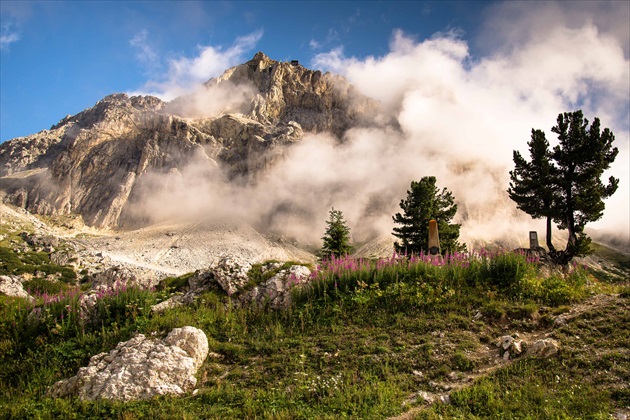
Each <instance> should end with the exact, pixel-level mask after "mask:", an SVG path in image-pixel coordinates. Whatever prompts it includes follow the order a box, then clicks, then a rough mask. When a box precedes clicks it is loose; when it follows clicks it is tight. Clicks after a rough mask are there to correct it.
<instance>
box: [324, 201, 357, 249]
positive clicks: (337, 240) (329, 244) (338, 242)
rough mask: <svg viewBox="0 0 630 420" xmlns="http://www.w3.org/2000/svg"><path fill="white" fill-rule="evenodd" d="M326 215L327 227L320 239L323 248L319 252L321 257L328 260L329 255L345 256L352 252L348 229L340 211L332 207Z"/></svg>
mask: <svg viewBox="0 0 630 420" xmlns="http://www.w3.org/2000/svg"><path fill="white" fill-rule="evenodd" d="M328 214H329V217H328V220H327V221H326V224H327V225H328V227H327V228H326V233H325V234H324V236H323V237H322V239H323V241H324V247H323V248H322V250H321V255H322V257H324V258H329V257H330V256H331V255H334V256H336V257H339V256H342V255H346V254H348V253H350V252H351V251H352V246H350V228H349V227H347V226H346V221H345V220H344V218H343V213H342V212H341V211H340V210H335V208H334V207H333V208H332V210H330V212H329V213H328Z"/></svg>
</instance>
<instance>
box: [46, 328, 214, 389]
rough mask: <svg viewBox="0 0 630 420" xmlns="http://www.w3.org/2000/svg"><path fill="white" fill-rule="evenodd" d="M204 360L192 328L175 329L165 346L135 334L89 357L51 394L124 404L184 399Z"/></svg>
mask: <svg viewBox="0 0 630 420" xmlns="http://www.w3.org/2000/svg"><path fill="white" fill-rule="evenodd" d="M207 355H208V339H207V338H206V335H205V334H204V332H203V331H201V330H199V329H197V328H194V327H183V328H175V329H174V330H173V331H171V332H170V334H169V335H168V336H167V337H166V338H165V339H163V340H160V339H156V340H151V339H148V338H146V337H145V336H144V335H143V334H138V335H136V336H135V337H134V338H132V339H131V340H128V341H124V342H121V343H119V344H118V345H117V346H116V348H115V349H114V350H112V351H110V352H109V353H100V354H97V355H95V356H93V357H92V358H91V359H90V363H89V364H88V366H87V367H82V368H80V369H79V372H78V373H77V374H76V375H75V376H73V377H71V378H69V379H64V380H61V381H58V382H56V383H55V384H54V385H53V386H52V387H51V388H50V390H49V394H50V395H51V396H53V397H65V396H77V397H79V398H80V399H82V400H97V399H109V400H122V401H129V400H138V399H149V398H153V397H155V396H158V395H166V394H172V395H182V394H184V393H186V392H188V391H191V390H192V389H194V388H195V385H196V384H197V379H196V378H195V376H194V375H195V373H196V372H197V370H198V369H199V367H200V366H201V364H202V363H203V361H204V360H205V358H206V356H207Z"/></svg>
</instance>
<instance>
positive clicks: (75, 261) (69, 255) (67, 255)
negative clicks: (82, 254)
mask: <svg viewBox="0 0 630 420" xmlns="http://www.w3.org/2000/svg"><path fill="white" fill-rule="evenodd" d="M50 261H51V262H52V263H53V264H57V265H73V266H75V267H76V266H78V265H79V256H78V254H77V253H76V252H74V251H61V250H57V251H55V252H53V253H51V254H50Z"/></svg>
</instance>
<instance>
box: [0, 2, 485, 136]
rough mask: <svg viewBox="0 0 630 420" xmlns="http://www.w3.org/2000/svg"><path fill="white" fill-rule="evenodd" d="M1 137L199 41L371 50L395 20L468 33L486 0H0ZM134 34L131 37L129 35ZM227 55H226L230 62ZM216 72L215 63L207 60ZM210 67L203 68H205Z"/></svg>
mask: <svg viewBox="0 0 630 420" xmlns="http://www.w3.org/2000/svg"><path fill="white" fill-rule="evenodd" d="M0 4H1V8H2V22H1V25H2V34H1V36H2V49H1V53H0V54H1V60H2V61H1V63H2V64H1V81H2V86H1V88H2V89H1V92H2V96H1V115H0V120H1V121H0V122H1V125H0V132H1V140H2V141H5V140H8V139H11V138H14V137H17V136H24V135H28V134H32V133H35V132H38V131H40V130H42V129H47V128H49V127H50V126H51V125H53V124H55V123H56V122H58V121H59V120H60V119H61V118H63V117H64V116H66V115H67V114H75V113H77V112H80V111H82V110H83V109H85V108H88V107H91V106H92V105H93V104H94V103H95V102H96V101H98V100H99V99H101V98H102V97H104V96H106V95H108V94H110V93H114V92H134V91H138V90H142V87H143V86H144V84H145V83H146V82H147V81H150V80H160V79H161V78H163V75H165V74H167V73H168V67H169V65H168V63H169V61H170V60H178V59H184V58H190V59H192V58H194V57H195V56H197V55H198V54H199V53H200V50H201V49H202V48H203V47H208V46H211V47H213V48H215V49H217V50H219V51H225V50H228V49H230V47H232V46H234V44H235V42H237V39H238V38H239V37H241V38H242V37H247V36H249V35H252V34H253V35H254V36H255V37H257V38H258V39H257V41H256V42H250V43H249V44H248V45H246V46H245V48H243V49H242V51H241V53H240V54H238V55H237V57H234V59H237V61H236V62H242V61H243V60H247V59H249V58H251V56H253V54H254V53H255V52H256V51H259V50H260V51H263V52H265V53H266V54H267V55H269V56H270V57H271V58H274V59H277V60H289V59H298V60H300V61H301V62H304V63H306V64H308V63H310V62H311V60H312V59H313V57H314V56H315V55H316V54H318V53H321V52H322V51H326V50H330V49H332V48H335V47H339V46H343V49H344V52H345V53H346V54H348V55H351V56H356V57H366V56H369V55H374V56H380V55H383V54H385V53H387V51H388V45H389V41H390V39H391V37H392V33H393V31H394V30H395V29H402V30H403V31H405V33H408V34H410V35H412V36H414V37H417V38H418V39H424V38H427V37H430V36H431V35H432V34H434V33H436V32H439V31H449V30H458V31H463V33H464V34H465V36H466V37H469V38H471V39H474V38H475V37H476V35H477V32H478V28H479V27H480V25H481V22H482V18H483V14H484V10H485V9H486V8H487V6H488V3H486V2H369V3H366V2H196V1H182V2H168V1H157V2H152V1H129V2H125V1H109V2H99V1H89V2H88V1H83V2H81V1H68V2H63V1H60V2H51V1H44V2H28V1H7V0H2V2H0ZM134 40H135V41H134ZM230 64H235V63H230ZM210 70H211V71H214V72H215V73H216V69H210ZM216 75H217V74H208V75H207V78H208V79H209V78H210V77H213V76H216Z"/></svg>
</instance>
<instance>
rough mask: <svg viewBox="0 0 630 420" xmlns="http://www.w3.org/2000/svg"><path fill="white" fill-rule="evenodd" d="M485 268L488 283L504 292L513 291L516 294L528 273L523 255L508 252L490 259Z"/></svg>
mask: <svg viewBox="0 0 630 420" xmlns="http://www.w3.org/2000/svg"><path fill="white" fill-rule="evenodd" d="M485 267H486V268H485V269H486V273H485V277H486V281H488V282H489V283H490V284H491V285H493V286H497V287H498V288H500V289H503V290H507V289H512V292H513V294H516V293H517V292H518V289H519V283H520V282H521V281H522V280H523V278H524V277H525V273H526V272H527V261H526V259H525V256H523V255H519V254H514V253H511V252H508V253H505V254H499V255H496V256H495V257H494V258H489V259H488V261H487V264H486V266H485Z"/></svg>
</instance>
